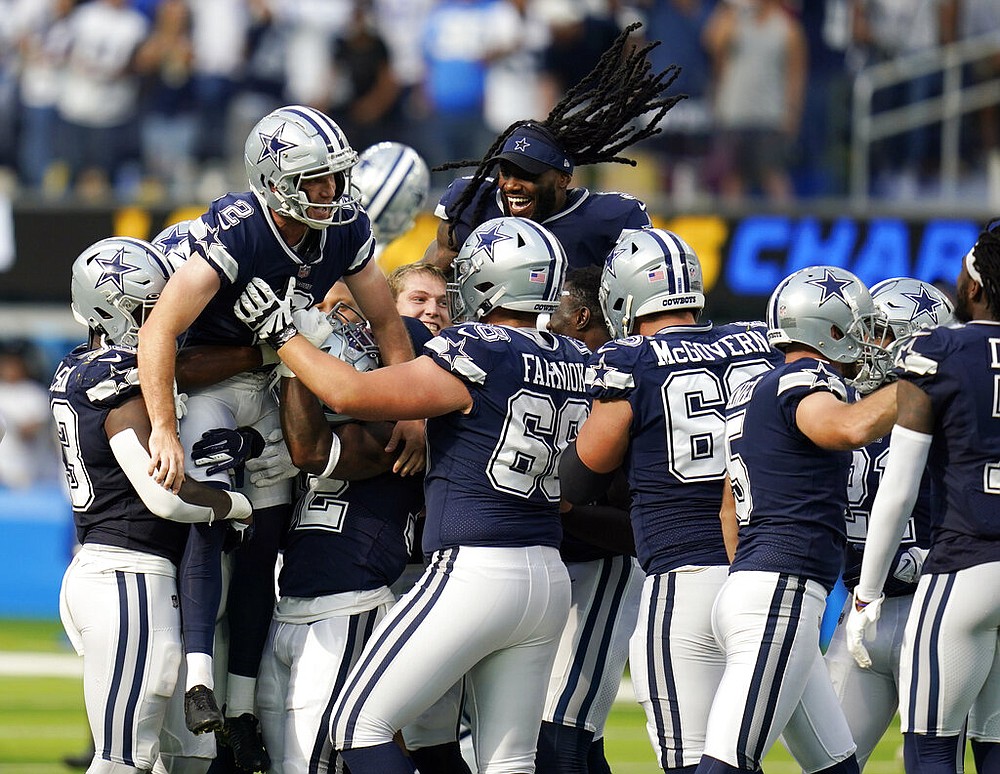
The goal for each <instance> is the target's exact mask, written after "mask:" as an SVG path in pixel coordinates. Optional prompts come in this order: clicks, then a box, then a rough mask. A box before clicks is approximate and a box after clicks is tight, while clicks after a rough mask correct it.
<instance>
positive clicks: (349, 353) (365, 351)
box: [319, 301, 381, 424]
mask: <svg viewBox="0 0 1000 774" xmlns="http://www.w3.org/2000/svg"><path fill="white" fill-rule="evenodd" d="M327 319H328V320H329V321H330V324H331V325H332V326H333V330H332V331H331V332H330V335H329V336H327V338H326V341H324V342H323V343H322V344H321V345H320V347H319V348H320V349H321V350H323V351H324V352H326V353H327V354H328V355H330V356H331V357H335V358H337V359H339V360H343V361H344V362H345V363H347V364H348V365H349V366H353V367H354V369H355V370H356V371H361V372H365V371H374V370H375V369H376V368H378V367H379V366H380V365H381V355H380V353H379V349H378V344H376V343H375V339H374V337H373V336H372V332H371V329H370V328H369V327H368V321H367V320H366V319H365V318H364V317H363V316H362V314H361V312H359V311H358V310H357V309H355V308H354V307H353V306H350V305H349V304H347V303H346V302H344V301H338V302H337V303H336V304H335V305H334V307H333V309H332V310H331V311H330V313H329V314H328V315H327ZM323 410H324V413H325V414H326V419H327V421H328V422H330V423H333V424H338V423H342V422H350V421H351V417H349V416H346V415H344V414H337V413H335V412H334V411H333V410H331V409H330V408H329V407H328V406H324V407H323Z"/></svg>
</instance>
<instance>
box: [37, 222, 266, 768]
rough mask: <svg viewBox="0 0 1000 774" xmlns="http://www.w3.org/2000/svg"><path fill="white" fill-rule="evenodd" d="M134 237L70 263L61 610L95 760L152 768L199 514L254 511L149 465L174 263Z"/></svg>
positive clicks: (60, 414)
mask: <svg viewBox="0 0 1000 774" xmlns="http://www.w3.org/2000/svg"><path fill="white" fill-rule="evenodd" d="M173 268H174V267H173V266H172V265H171V264H170V263H169V262H168V261H167V259H166V258H165V256H164V255H163V254H162V253H160V252H159V251H158V250H156V249H155V248H154V247H152V246H151V245H149V244H148V243H146V242H142V241H140V240H138V239H129V238H124V237H121V238H112V239H105V240H102V241H100V242H97V243H96V244H94V245H92V246H91V247H89V248H88V249H87V250H84V251H83V253H81V254H80V256H79V258H77V259H76V261H75V262H74V264H73V280H72V298H73V301H72V303H73V313H74V316H76V317H77V319H79V320H80V321H81V322H85V323H86V324H87V326H88V328H89V338H88V342H87V343H86V344H84V345H81V346H80V347H78V348H76V349H75V350H73V352H72V353H70V354H69V355H67V356H66V358H64V359H63V361H62V362H61V363H60V364H59V367H58V368H57V369H56V373H55V376H54V377H53V380H52V385H51V387H50V394H51V403H52V413H53V415H54V416H55V420H56V426H57V427H58V430H59V438H60V440H61V441H62V454H63V462H64V463H65V466H66V481H67V484H68V486H69V492H70V499H71V501H72V504H73V517H74V521H75V522H76V528H77V538H78V539H79V541H80V543H81V544H82V547H81V549H80V551H79V553H77V555H76V556H75V557H74V559H73V561H72V563H71V564H70V566H69V569H67V571H66V575H65V577H64V579H63V585H62V590H61V592H60V614H61V617H62V620H63V625H64V626H65V628H66V633H67V636H68V637H69V638H70V641H71V642H72V643H73V646H74V647H75V648H76V650H77V652H78V653H80V654H81V655H83V659H84V661H83V664H84V697H85V700H86V705H87V716H88V719H89V721H90V729H91V733H92V735H93V739H94V742H95V747H96V752H95V754H94V759H93V761H92V763H91V765H90V768H89V771H91V772H100V773H102V774H122V772H148V771H150V770H151V769H152V768H153V764H154V763H156V761H157V753H158V750H159V735H160V729H161V727H162V725H163V721H164V717H165V715H166V709H167V702H168V700H169V697H170V695H171V693H172V691H173V686H174V683H175V682H176V681H177V671H178V665H179V663H180V658H181V632H180V614H179V611H178V609H177V566H178V564H179V563H180V559H181V554H182V552H183V550H184V545H185V542H186V539H187V535H188V526H189V524H190V523H193V522H212V521H214V520H217V519H239V520H244V521H246V520H248V519H249V516H250V503H249V501H248V500H247V499H246V498H245V497H243V496H242V495H240V494H238V493H235V492H224V491H219V490H217V489H212V488H210V487H207V486H205V485H203V484H198V483H196V482H194V481H185V482H183V484H181V486H180V487H179V488H178V491H177V492H176V493H175V492H172V491H169V490H166V489H163V488H162V487H161V486H159V484H158V483H156V482H155V481H154V480H153V478H152V477H151V476H150V474H149V472H148V470H147V466H148V463H149V459H150V456H149V450H148V439H149V434H150V420H149V417H148V415H147V413H146V407H145V404H144V400H143V394H142V392H141V391H140V388H139V379H138V369H137V366H136V355H135V347H136V343H137V331H138V328H139V326H140V325H141V324H142V321H143V319H144V318H145V317H146V315H147V314H148V313H149V310H150V308H151V307H152V305H153V303H154V302H155V301H156V299H157V297H158V296H159V294H160V291H162V289H163V286H164V285H165V284H166V282H167V278H168V277H169V276H170V274H171V272H172V271H173Z"/></svg>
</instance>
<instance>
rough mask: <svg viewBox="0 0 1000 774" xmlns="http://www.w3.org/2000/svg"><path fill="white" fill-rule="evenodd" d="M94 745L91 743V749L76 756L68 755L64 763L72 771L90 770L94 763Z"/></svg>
mask: <svg viewBox="0 0 1000 774" xmlns="http://www.w3.org/2000/svg"><path fill="white" fill-rule="evenodd" d="M94 752H95V750H94V743H93V742H91V743H90V748H89V749H88V750H87V751H86V752H79V753H77V754H76V755H67V756H66V757H65V758H63V759H62V760H63V763H64V764H65V765H67V766H69V767H70V768H71V769H89V768H90V764H91V763H93V762H94Z"/></svg>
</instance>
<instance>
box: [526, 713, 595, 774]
mask: <svg viewBox="0 0 1000 774" xmlns="http://www.w3.org/2000/svg"><path fill="white" fill-rule="evenodd" d="M593 740H594V732H593V731H588V730H587V729H585V728H573V727H572V726H564V725H562V724H560V723H550V722H548V721H544V720H543V721H542V727H541V729H539V732H538V747H537V749H536V752H535V770H536V771H539V772H541V771H545V772H552V774H587V755H588V753H589V752H590V743H591V742H592V741H593Z"/></svg>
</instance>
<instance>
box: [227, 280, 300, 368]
mask: <svg viewBox="0 0 1000 774" xmlns="http://www.w3.org/2000/svg"><path fill="white" fill-rule="evenodd" d="M294 286H295V277H292V278H290V279H289V280H288V286H287V287H286V288H285V292H284V295H282V296H279V295H278V294H277V293H275V292H274V291H273V290H272V289H271V286H270V285H268V284H267V283H266V282H264V280H262V279H261V278H260V277H254V278H253V279H252V280H250V282H249V284H247V286H246V289H245V290H244V291H243V292H242V293H241V294H240V297H239V300H238V301H237V302H236V304H235V305H234V306H233V311H234V312H235V313H236V316H237V317H238V318H239V319H240V320H242V321H243V322H244V323H246V325H247V327H248V328H250V330H252V331H253V332H254V333H256V334H257V338H258V339H259V340H261V341H266V342H267V343H268V344H269V345H270V346H271V347H273V348H274V349H275V350H278V349H280V348H281V347H283V346H284V345H285V344H287V343H288V342H289V340H291V339H292V338H293V337H294V336H295V334H296V333H298V331H297V330H296V329H295V324H294V323H293V322H292V291H293V288H294Z"/></svg>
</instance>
